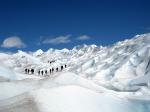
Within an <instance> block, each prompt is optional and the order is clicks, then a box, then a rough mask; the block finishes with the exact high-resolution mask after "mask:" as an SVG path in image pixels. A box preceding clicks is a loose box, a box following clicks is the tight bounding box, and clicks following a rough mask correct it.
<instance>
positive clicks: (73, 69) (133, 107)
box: [0, 34, 150, 112]
mask: <svg viewBox="0 0 150 112" xmlns="http://www.w3.org/2000/svg"><path fill="white" fill-rule="evenodd" d="M149 43H150V34H142V35H136V36H135V37H133V38H132V39H128V40H125V41H121V42H117V43H116V44H114V45H111V46H105V47H102V46H96V45H80V46H76V47H74V48H73V49H71V50H69V49H66V48H64V49H62V50H57V49H52V48H50V49H49V50H48V51H46V52H44V51H42V50H41V49H39V50H37V51H35V52H24V51H20V50H19V51H18V52H17V53H15V54H12V53H9V54H8V53H0V64H1V66H0V88H1V89H0V112H51V111H52V112H70V111H72V112H84V111H86V112H99V111H104V112H112V111H114V112H125V111H126V112H149V111H150V98H149V97H150V44H149ZM48 61H54V63H51V64H50V63H48ZM65 64H66V65H67V68H64V69H63V70H62V71H61V70H60V67H61V66H64V65H65ZM52 67H53V68H56V67H58V68H59V72H56V71H54V73H53V74H50V73H49V69H50V68H52ZM25 68H29V69H31V68H33V69H35V73H34V74H33V75H31V74H25V71H24V70H25ZM39 70H48V74H47V75H48V76H46V75H45V74H44V76H39V75H38V71H39Z"/></svg>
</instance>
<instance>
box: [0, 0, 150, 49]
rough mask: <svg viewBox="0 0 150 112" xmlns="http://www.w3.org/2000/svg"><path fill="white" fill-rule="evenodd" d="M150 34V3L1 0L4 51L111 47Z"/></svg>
mask: <svg viewBox="0 0 150 112" xmlns="http://www.w3.org/2000/svg"><path fill="white" fill-rule="evenodd" d="M148 32H150V0H0V44H1V47H0V51H10V52H15V51H17V50H18V49H21V50H25V51H34V50H37V49H39V48H41V49H43V50H47V49H48V48H51V47H52V48H58V49H61V48H72V47H73V46H75V45H79V44H97V45H110V44H113V43H115V42H117V41H121V40H124V39H126V38H131V37H133V36H134V35H136V34H143V33H148Z"/></svg>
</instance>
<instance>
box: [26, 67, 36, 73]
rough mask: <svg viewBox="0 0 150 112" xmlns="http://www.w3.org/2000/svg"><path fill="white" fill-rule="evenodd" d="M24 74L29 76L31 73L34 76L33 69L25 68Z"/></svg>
mask: <svg viewBox="0 0 150 112" xmlns="http://www.w3.org/2000/svg"><path fill="white" fill-rule="evenodd" d="M25 73H26V74H30V73H31V74H34V69H33V68H32V69H28V68H26V69H25Z"/></svg>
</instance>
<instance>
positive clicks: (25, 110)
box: [0, 73, 150, 112]
mask: <svg viewBox="0 0 150 112" xmlns="http://www.w3.org/2000/svg"><path fill="white" fill-rule="evenodd" d="M0 86H1V87H0V88H1V91H0V93H1V94H0V112H20V111H21V112H51V111H52V112H70V111H71V112H84V111H85V112H99V111H103V112H112V111H115V112H148V111H150V102H147V101H146V102H145V101H141V100H139V101H136V100H134V101H133V100H130V99H127V98H126V97H124V98H122V97H118V96H117V95H116V94H114V93H113V92H111V91H108V90H106V89H104V88H102V87H100V86H97V85H95V84H94V83H93V82H91V81H88V80H87V79H83V78H81V77H80V76H76V75H75V74H72V73H63V74H58V75H56V76H55V77H51V78H48V79H42V80H38V81H37V80H34V81H33V80H22V81H19V82H18V81H13V82H5V83H4V82H3V83H1V84H0ZM6 88H7V89H6ZM8 91H11V92H8Z"/></svg>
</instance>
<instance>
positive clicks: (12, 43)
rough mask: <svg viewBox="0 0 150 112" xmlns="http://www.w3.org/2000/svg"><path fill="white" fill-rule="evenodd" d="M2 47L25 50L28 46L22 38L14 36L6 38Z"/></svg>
mask: <svg viewBox="0 0 150 112" xmlns="http://www.w3.org/2000/svg"><path fill="white" fill-rule="evenodd" d="M1 47H3V48H13V47H16V48H24V47H26V44H25V43H24V42H23V41H22V40H21V39H20V37H17V36H12V37H8V38H6V39H5V40H4V41H3V43H2V45H1Z"/></svg>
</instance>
